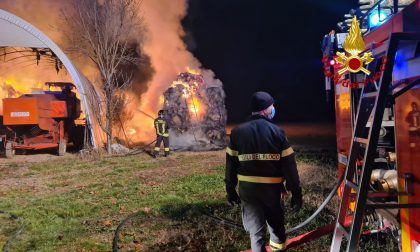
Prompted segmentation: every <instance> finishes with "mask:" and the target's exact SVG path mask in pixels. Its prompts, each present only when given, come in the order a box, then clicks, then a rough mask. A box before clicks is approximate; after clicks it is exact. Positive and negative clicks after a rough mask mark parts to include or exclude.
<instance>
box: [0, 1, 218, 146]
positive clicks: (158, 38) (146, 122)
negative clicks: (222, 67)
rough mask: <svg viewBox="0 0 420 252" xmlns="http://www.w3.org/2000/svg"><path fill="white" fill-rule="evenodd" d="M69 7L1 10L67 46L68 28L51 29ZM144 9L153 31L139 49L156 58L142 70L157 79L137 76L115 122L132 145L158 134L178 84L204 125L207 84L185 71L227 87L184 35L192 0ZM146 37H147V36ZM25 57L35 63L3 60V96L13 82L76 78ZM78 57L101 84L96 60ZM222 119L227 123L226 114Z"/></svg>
mask: <svg viewBox="0 0 420 252" xmlns="http://www.w3.org/2000/svg"><path fill="white" fill-rule="evenodd" d="M66 7H67V6H66V1H54V0H38V1H26V0H14V1H1V0H0V8H2V9H4V10H6V11H10V12H12V13H14V14H16V15H18V16H19V17H21V18H23V19H25V20H26V21H28V22H30V23H32V24H33V25H34V26H35V27H37V28H39V29H40V30H41V31H43V32H44V33H46V35H47V36H49V37H50V38H51V39H52V40H53V41H54V42H56V43H57V44H58V45H59V46H60V47H61V48H62V49H66V44H65V42H64V41H63V39H62V38H63V37H64V36H63V34H62V33H61V31H62V30H63V29H51V27H55V28H58V27H61V26H62V25H63V23H62V22H61V21H60V20H61V18H60V13H61V10H62V9H63V8H66ZM140 8H141V10H139V12H141V13H143V14H144V16H143V20H144V23H145V24H147V29H146V30H147V34H146V35H144V34H143V32H145V31H144V30H140V29H139V31H138V38H139V41H136V42H137V45H138V48H137V49H138V51H142V52H143V53H145V54H146V55H148V56H149V57H150V60H149V63H150V65H151V70H150V73H148V72H146V73H144V72H142V71H140V70H141V69H149V68H144V67H143V68H142V66H140V67H139V74H146V75H147V74H150V76H151V77H148V78H145V79H142V78H139V80H134V82H133V87H134V88H133V90H132V92H131V93H128V94H127V97H128V100H129V102H128V103H127V105H126V106H125V108H126V111H125V113H126V114H127V116H126V118H125V119H124V120H123V121H122V122H121V123H120V122H119V123H118V124H117V125H115V131H114V132H115V133H116V134H118V136H117V137H118V138H120V139H121V140H124V139H125V140H126V142H129V143H136V142H146V143H147V142H150V141H152V140H153V139H154V138H155V134H154V133H155V132H154V127H153V120H154V118H155V117H156V116H157V112H158V110H159V109H162V108H163V107H165V98H164V96H163V93H164V92H165V91H166V90H167V89H168V88H170V87H173V86H174V85H181V86H182V87H183V89H184V91H183V92H184V96H183V102H184V103H185V105H186V107H187V111H188V117H189V118H190V119H191V122H192V123H199V122H202V121H203V120H205V119H206V118H208V110H209V109H212V108H209V107H208V101H207V100H206V99H207V98H206V97H205V96H202V94H201V93H200V92H199V91H198V89H199V88H198V86H200V85H201V84H200V83H199V82H188V83H185V82H183V81H180V80H179V79H178V78H177V76H178V74H179V73H184V72H186V73H188V74H191V75H192V76H195V75H197V76H199V75H200V76H202V77H201V79H202V80H205V83H206V85H207V86H208V87H213V88H214V87H218V88H221V87H222V84H221V82H220V81H219V80H217V79H216V78H214V74H213V73H212V72H211V71H210V70H205V69H202V68H201V64H200V62H199V61H198V60H197V59H196V58H194V56H193V55H192V54H191V53H190V52H189V51H188V50H187V49H186V45H185V43H184V41H183V40H182V39H181V38H182V37H184V31H183V27H182V25H181V20H182V19H183V17H184V16H185V14H186V11H187V9H188V7H187V1H186V0H160V1H153V0H150V1H143V2H142V4H141V7H140ZM162 10H165V15H162ZM41 17H42V18H41ZM144 37H147V39H143V38H144ZM68 56H70V57H71V56H72V55H71V54H70V55H68ZM25 60H26V61H27V62H29V63H30V64H32V65H31V66H30V67H28V68H26V66H25V68H23V67H21V66H22V65H23V64H21V63H17V62H14V61H10V62H0V65H1V68H0V78H3V79H0V85H3V86H2V88H1V90H0V98H4V97H7V95H6V93H7V92H6V91H4V90H6V89H7V88H4V87H5V86H10V84H11V86H13V88H14V90H15V91H18V92H20V93H31V91H32V88H43V83H44V82H47V81H66V82H72V80H71V78H70V77H69V75H68V74H67V72H66V70H65V69H63V70H60V72H59V73H56V72H55V69H54V66H48V64H47V63H48V62H45V61H43V60H42V58H41V61H40V64H39V65H36V58H35V57H33V58H31V59H29V58H28V59H25ZM30 60H31V61H30ZM72 60H73V61H74V63H75V64H76V66H77V67H78V68H79V69H80V70H81V72H83V74H84V75H86V76H87V77H88V79H89V80H90V81H92V82H93V83H94V84H95V85H96V86H99V85H100V84H98V81H97V80H98V79H99V78H98V75H97V74H98V73H97V70H96V69H94V67H92V64H90V63H89V62H88V61H85V60H80V59H77V58H73V59H72ZM148 71H149V70H148ZM6 78H7V80H9V79H10V80H11V81H8V82H7V84H5V80H6ZM174 80H175V81H174ZM208 90H212V89H211V88H210V89H208ZM209 92H212V91H209ZM221 96H224V94H223V95H221ZM222 102H223V100H222ZM223 106H224V103H223ZM223 110H224V107H223ZM212 115H213V116H212V117H213V118H216V119H217V117H218V116H216V115H215V114H214V113H213V114H212ZM221 118H222V119H221V120H222V121H223V118H225V115H223V116H221Z"/></svg>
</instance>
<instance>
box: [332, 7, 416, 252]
mask: <svg viewBox="0 0 420 252" xmlns="http://www.w3.org/2000/svg"><path fill="white" fill-rule="evenodd" d="M399 2H401V1H379V2H377V3H376V4H373V6H371V9H370V10H367V11H366V12H365V14H363V15H362V16H361V17H359V23H360V25H361V27H362V31H363V32H364V33H363V41H364V44H365V51H364V52H368V53H371V57H372V58H373V61H372V62H370V63H369V64H368V65H367V67H366V68H367V70H369V71H370V72H371V73H370V75H367V74H366V73H364V72H358V73H351V72H347V73H344V74H343V75H342V76H339V77H338V78H332V80H330V81H331V82H332V83H333V85H332V86H333V90H334V97H335V111H336V135H337V151H338V161H339V162H338V170H339V177H341V176H342V174H343V173H345V172H346V168H347V167H348V164H349V162H350V159H351V157H350V156H351V155H352V148H354V145H355V144H354V143H355V142H360V143H362V145H363V144H364V146H365V147H366V146H368V144H369V142H368V140H367V139H368V137H367V135H366V137H365V140H363V138H362V137H359V138H358V136H357V134H358V133H357V128H358V125H357V123H358V116H359V117H360V114H363V111H358V109H360V110H362V109H363V102H364V101H363V100H362V98H365V97H366V98H367V97H368V96H372V97H373V96H374V95H375V92H373V91H372V92H368V91H366V90H368V89H371V90H375V88H376V89H378V88H379V87H378V86H379V85H386V89H384V90H387V94H386V96H387V97H386V98H384V99H382V100H381V99H379V101H378V102H377V103H374V102H373V103H371V106H372V107H373V106H374V107H373V108H371V110H375V109H377V108H378V107H379V106H383V116H382V121H381V122H380V124H379V125H378V126H379V127H378V131H379V132H378V140H377V143H375V144H374V146H375V150H371V153H373V154H374V157H372V160H373V162H372V166H371V167H369V169H370V171H371V175H370V178H369V180H370V181H369V182H368V183H367V184H366V185H367V187H362V185H363V183H362V174H361V173H362V168H361V167H362V166H364V164H363V162H364V161H365V158H363V157H357V158H356V166H357V168H356V172H355V175H354V176H353V177H352V178H353V180H352V181H350V182H348V183H347V182H346V180H344V182H343V185H342V186H341V188H340V190H339V195H340V196H343V195H342V194H343V188H344V187H345V186H344V183H347V184H349V185H350V187H352V189H349V190H347V192H351V193H350V194H353V199H352V200H351V199H350V200H349V202H350V203H349V204H348V205H347V206H346V211H347V210H350V211H357V210H355V208H357V204H360V202H358V201H362V200H363V201H367V203H366V204H363V207H362V208H363V209H362V211H364V213H365V214H366V210H368V208H369V206H371V207H372V209H374V212H375V214H377V215H378V216H380V217H383V218H380V219H381V220H384V221H382V224H384V222H386V223H387V224H390V225H392V226H393V227H394V228H396V229H397V230H398V231H399V232H398V234H397V236H396V240H397V241H398V242H399V248H400V251H404V252H411V251H420V1H419V0H417V1H411V2H412V3H410V4H407V5H399V4H398V3H399ZM405 2H407V1H405ZM337 60H339V59H337V57H336V56H335V57H333V59H329V60H328V61H325V62H327V64H329V65H331V71H332V72H333V73H335V74H336V73H337V72H338V71H340V69H342V67H343V65H342V64H339V63H337ZM387 67H388V68H387ZM375 75H376V77H377V78H375ZM330 76H333V75H330ZM335 76H337V75H335ZM328 78H329V77H328ZM358 114H359V115H358ZM373 120H374V119H373V112H372V113H370V112H369V114H368V115H367V118H366V121H367V123H365V125H362V126H360V125H359V126H360V127H362V128H364V129H367V130H366V132H367V131H369V128H370V127H373ZM359 123H360V122H359ZM369 134H370V133H369ZM366 149H367V148H366ZM368 152H369V150H366V152H365V153H364V154H367V153H368ZM353 154H357V153H353ZM347 169H348V168H347ZM352 182H353V183H354V184H353V183H352ZM356 182H357V183H358V186H360V187H361V188H360V191H362V192H363V193H361V194H365V195H367V196H366V198H365V199H362V200H361V199H360V198H357V199H355V198H356V196H357V195H356V192H357V191H358V190H359V189H358V187H357V186H355V184H357V183H356ZM357 193H358V192H357ZM355 195H356V196H355ZM373 195H376V196H373ZM380 195H382V196H380ZM350 198H351V196H350ZM369 203H370V204H369ZM378 205H380V207H376V206H378ZM355 218H356V216H354V217H353V219H352V220H350V222H354V221H359V222H361V220H355ZM337 223H338V222H337ZM338 226H340V225H338V224H337V227H338ZM337 227H336V229H337ZM339 228H341V229H342V231H337V232H338V234H340V235H342V236H347V240H348V241H349V240H350V237H351V235H352V234H351V232H353V230H352V229H353V228H349V225H347V227H342V226H341V227H339ZM359 229H360V228H359ZM337 232H336V233H337ZM336 233H335V235H334V238H333V245H332V247H331V251H337V250H336V248H337V244H340V243H341V239H342V238H341V237H339V238H338V240H334V239H337V236H338V235H337V234H336ZM359 236H360V234H359ZM357 239H358V238H357ZM337 241H338V242H337ZM349 243H350V242H349ZM334 244H335V245H334ZM334 246H335V248H334ZM338 247H339V245H338ZM353 249H355V247H354V246H353V247H352V245H349V246H348V247H347V251H353Z"/></svg>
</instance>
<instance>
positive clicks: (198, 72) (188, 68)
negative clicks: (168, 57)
mask: <svg viewBox="0 0 420 252" xmlns="http://www.w3.org/2000/svg"><path fill="white" fill-rule="evenodd" d="M187 72H189V73H190V74H196V75H197V74H201V72H200V70H199V69H192V68H190V67H187Z"/></svg>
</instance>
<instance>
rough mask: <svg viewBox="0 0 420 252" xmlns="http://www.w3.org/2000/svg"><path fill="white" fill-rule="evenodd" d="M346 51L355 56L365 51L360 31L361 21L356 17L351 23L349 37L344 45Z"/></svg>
mask: <svg viewBox="0 0 420 252" xmlns="http://www.w3.org/2000/svg"><path fill="white" fill-rule="evenodd" d="M343 47H344V50H346V52H348V53H350V54H351V55H353V56H357V55H359V53H360V52H362V51H363V50H365V42H364V41H363V38H362V32H361V31H360V27H359V21H357V18H356V17H354V18H353V21H352V22H351V27H350V31H349V35H348V36H347V38H346V39H345V40H344V43H343Z"/></svg>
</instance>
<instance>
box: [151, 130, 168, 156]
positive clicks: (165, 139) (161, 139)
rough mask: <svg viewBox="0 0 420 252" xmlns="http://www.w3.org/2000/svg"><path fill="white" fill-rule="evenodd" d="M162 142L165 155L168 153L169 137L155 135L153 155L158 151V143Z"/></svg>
mask: <svg viewBox="0 0 420 252" xmlns="http://www.w3.org/2000/svg"><path fill="white" fill-rule="evenodd" d="M162 142H163V147H164V148H165V155H166V156H167V155H169V137H167V136H161V135H157V136H156V145H155V153H154V154H155V155H158V154H159V152H160V144H161V143H162Z"/></svg>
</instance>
